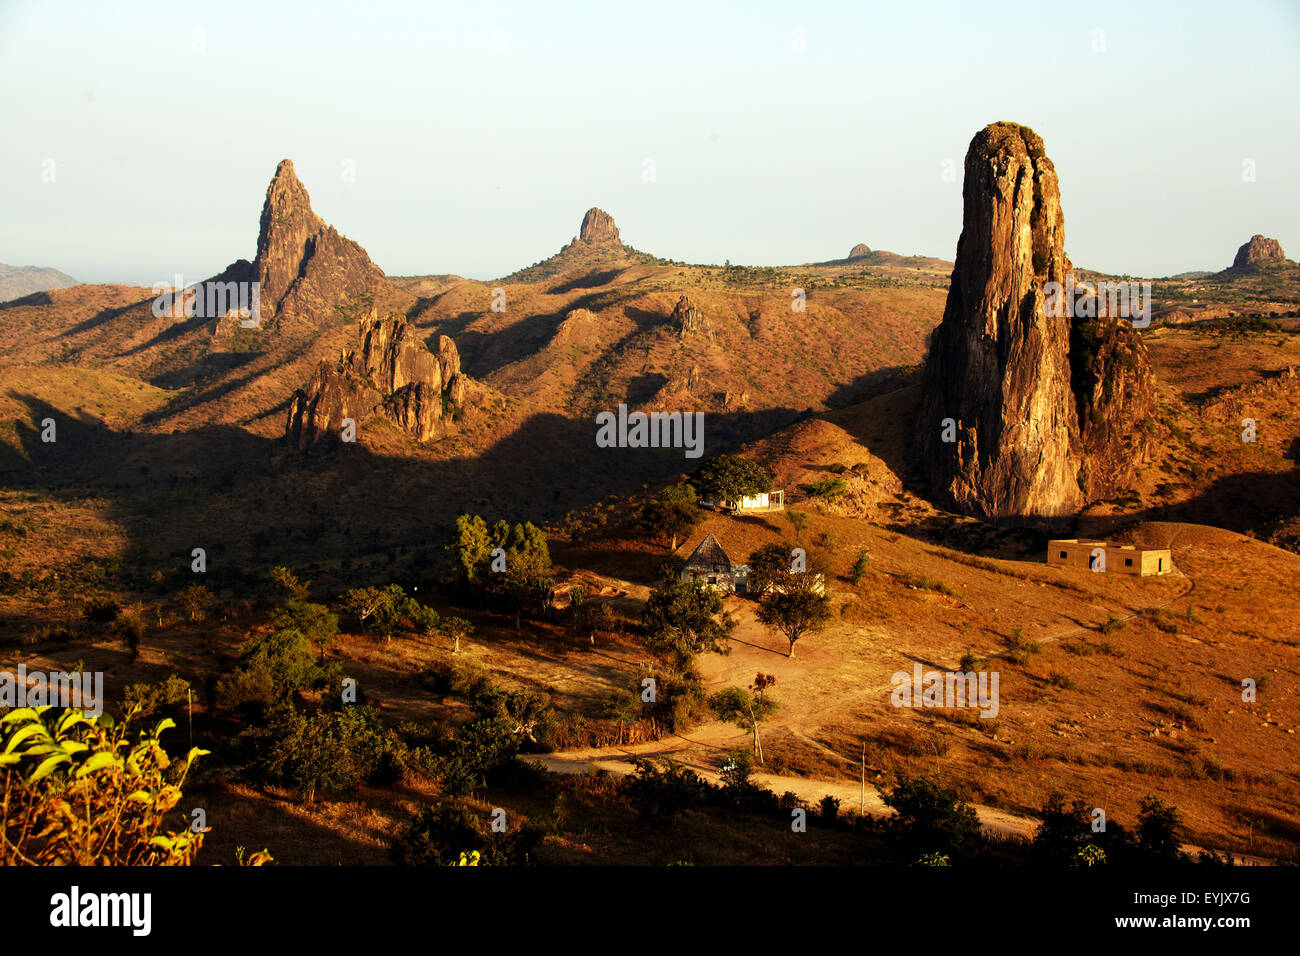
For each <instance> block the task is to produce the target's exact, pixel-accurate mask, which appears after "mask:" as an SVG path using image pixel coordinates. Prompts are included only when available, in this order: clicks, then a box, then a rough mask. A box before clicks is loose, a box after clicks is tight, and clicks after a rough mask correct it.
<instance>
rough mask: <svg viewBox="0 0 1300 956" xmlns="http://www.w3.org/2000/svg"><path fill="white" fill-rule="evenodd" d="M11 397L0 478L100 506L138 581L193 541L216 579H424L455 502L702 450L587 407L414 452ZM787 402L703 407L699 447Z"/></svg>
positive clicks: (615, 486)
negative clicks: (284, 574)
mask: <svg viewBox="0 0 1300 956" xmlns="http://www.w3.org/2000/svg"><path fill="white" fill-rule="evenodd" d="M14 398H15V399H17V400H18V401H21V402H22V403H23V404H24V405H25V406H26V408H27V413H28V417H27V418H25V419H23V420H20V422H19V423H18V427H17V438H18V443H17V449H14V448H11V447H8V446H5V447H2V448H0V487H3V488H5V489H9V490H22V491H27V492H35V493H37V494H38V495H41V496H49V497H51V498H53V499H55V500H56V501H58V502H61V503H63V504H64V505H66V507H67V509H68V512H67V513H68V517H69V518H71V516H72V515H73V514H75V513H77V512H78V511H79V510H85V509H90V510H94V511H96V512H99V511H106V512H107V513H106V514H105V515H104V517H106V518H107V519H109V520H111V521H112V522H114V523H115V524H117V525H118V526H120V527H121V528H122V529H123V531H124V533H125V535H126V537H127V545H126V552H127V553H126V555H125V556H124V561H123V564H124V574H125V576H126V577H127V578H128V579H131V578H133V579H135V580H136V581H137V582H140V581H144V580H147V579H148V578H149V577H150V576H151V575H152V574H153V573H154V572H155V571H162V572H163V573H164V574H168V575H177V574H179V575H181V576H182V577H184V575H185V574H187V573H188V570H189V565H190V560H191V551H192V549H193V548H195V547H202V548H204V549H205V551H206V555H207V561H208V575H209V580H210V581H211V582H212V583H213V584H214V585H221V584H224V585H226V586H231V587H234V586H236V585H240V584H242V583H243V582H247V581H261V580H264V578H265V574H266V571H267V569H269V568H270V567H273V566H274V565H277V564H288V565H291V566H294V567H296V568H301V569H303V571H304V573H307V574H309V575H311V574H316V573H321V572H325V573H333V574H336V575H338V576H340V577H341V578H342V579H344V580H349V581H351V580H352V579H354V578H357V577H364V578H365V579H367V580H376V581H387V580H394V579H396V578H397V577H398V576H405V577H407V578H413V579H421V578H422V577H427V576H431V575H433V574H434V572H435V570H436V567H437V565H438V563H439V562H440V560H441V545H442V541H443V537H444V534H445V528H446V527H447V526H448V525H449V523H450V522H451V521H452V520H454V518H455V516H456V515H457V514H460V513H465V512H473V513H477V514H481V515H483V517H484V518H485V519H487V520H488V521H489V522H492V521H495V520H497V519H502V518H504V519H507V520H511V521H521V520H532V521H536V522H539V523H540V522H542V521H546V520H552V519H556V518H559V517H561V516H562V515H564V514H565V513H567V512H569V511H570V510H573V509H576V508H581V507H584V506H587V505H590V504H592V503H595V502H598V501H602V500H606V499H609V498H610V497H611V496H615V495H618V496H622V495H630V494H634V493H638V492H639V491H640V489H641V488H642V486H644V485H646V484H648V483H649V484H653V483H657V482H660V481H664V480H669V479H673V478H676V477H677V476H678V475H681V474H682V473H683V472H687V471H691V470H693V469H694V468H695V467H696V466H697V465H698V464H699V463H700V461H702V460H704V459H702V458H701V459H688V458H686V457H685V456H684V450H683V449H652V448H645V449H641V448H598V447H596V444H595V434H594V425H593V424H592V423H591V422H590V421H588V420H585V419H569V418H565V417H563V416H560V415H555V414H537V415H533V416H532V417H530V418H528V419H527V420H526V421H524V422H523V424H522V425H521V426H520V427H519V428H518V429H517V430H515V431H514V432H513V433H511V434H509V435H506V436H503V437H501V438H500V439H499V440H497V441H496V442H495V443H494V444H492V445H491V446H489V447H487V448H486V449H484V450H483V451H482V452H481V453H479V454H476V455H473V456H463V457H457V456H454V455H451V454H448V456H447V457H443V458H438V457H436V456H437V455H438V454H439V452H441V451H443V449H444V448H445V449H447V450H448V451H450V448H452V447H454V445H453V444H452V443H451V441H450V440H449V442H448V443H447V444H446V445H442V446H440V445H433V446H430V447H429V448H427V449H426V451H425V453H424V454H422V455H420V456H419V457H416V456H414V455H412V456H387V455H383V454H378V453H375V452H372V451H371V450H369V449H368V448H367V447H366V446H365V445H364V444H361V443H353V444H344V443H334V444H333V445H332V446H328V447H326V446H322V447H320V448H318V449H316V450H313V451H310V452H306V453H301V452H297V451H295V450H292V449H290V448H289V447H288V445H287V444H286V443H285V442H284V441H282V440H279V439H267V438H263V437H259V436H257V435H253V434H250V433H249V432H247V431H245V430H243V429H242V428H239V427H236V426H232V425H208V426H204V427H201V428H197V429H192V430H189V431H183V432H182V431H176V432H173V433H171V434H158V433H152V432H130V431H113V430H111V429H108V428H105V427H104V426H103V424H102V423H101V422H99V421H98V420H96V419H92V418H90V417H88V416H85V415H80V416H78V415H69V414H66V413H64V412H63V411H61V410H59V409H56V408H55V407H53V406H52V405H49V404H47V403H46V402H43V401H42V400H40V399H38V398H36V397H35V396H31V395H15V396H14ZM792 414H793V413H792V412H791V410H789V409H774V410H769V412H766V413H760V414H757V415H749V414H746V413H737V414H735V415H727V416H722V415H717V416H712V417H711V419H710V421H709V432H708V434H709V436H710V438H709V441H710V442H712V443H714V444H713V447H710V448H709V449H708V450H707V451H706V452H705V457H707V456H708V455H710V454H714V453H716V452H717V451H719V450H720V447H719V446H718V444H717V442H718V438H717V436H718V435H720V434H725V433H727V432H729V431H730V432H735V433H737V434H742V433H746V432H750V431H752V430H754V429H759V430H761V429H764V428H767V427H769V425H768V424H767V421H766V419H767V416H772V415H775V416H777V417H779V418H785V417H789V416H791V415H792ZM47 418H48V419H53V420H54V422H55V423H56V428H57V432H56V441H55V442H53V443H49V444H47V443H45V442H43V441H42V440H41V426H40V422H42V420H44V419H47ZM29 422H34V423H35V425H33V424H29ZM365 427H366V426H365V425H364V423H363V425H362V428H363V429H364V428H365ZM100 502H103V503H106V504H107V508H106V509H105V508H103V507H102V505H101V504H99V503H100Z"/></svg>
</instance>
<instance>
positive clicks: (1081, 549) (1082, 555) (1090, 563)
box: [1047, 538, 1174, 576]
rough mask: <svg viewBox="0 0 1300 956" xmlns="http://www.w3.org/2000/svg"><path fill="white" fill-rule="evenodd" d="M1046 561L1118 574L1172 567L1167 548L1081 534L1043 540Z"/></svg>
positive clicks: (1164, 571)
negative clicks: (1091, 538) (1113, 540)
mask: <svg viewBox="0 0 1300 956" xmlns="http://www.w3.org/2000/svg"><path fill="white" fill-rule="evenodd" d="M1047 563H1048V564H1055V565H1060V566H1062V567H1068V568H1084V569H1086V570H1089V571H1112V572H1118V573H1120V574H1137V575H1142V576H1145V575H1151V574H1168V573H1169V572H1170V571H1172V570H1173V568H1174V562H1173V557H1172V555H1171V554H1170V552H1169V549H1168V548H1137V547H1134V546H1133V545H1131V544H1109V543H1108V542H1105V541H1092V540H1088V539H1083V538H1058V539H1056V540H1053V541H1049V542H1048V543H1047Z"/></svg>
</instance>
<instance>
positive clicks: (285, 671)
mask: <svg viewBox="0 0 1300 956" xmlns="http://www.w3.org/2000/svg"><path fill="white" fill-rule="evenodd" d="M239 662H240V666H239V669H238V670H236V671H235V672H234V673H233V674H230V675H228V676H226V677H224V678H222V679H221V681H220V682H219V683H218V694H219V696H220V697H221V698H222V699H223V700H224V701H225V702H226V703H227V704H228V705H231V706H237V705H239V704H245V703H258V704H261V705H263V706H264V707H270V706H272V705H274V704H276V703H284V702H288V701H289V700H290V699H291V698H292V697H293V695H294V693H296V692H297V691H299V690H304V689H306V688H308V687H311V686H313V685H315V684H316V683H318V682H319V681H320V680H321V679H322V678H323V676H324V672H323V671H322V670H321V668H320V667H319V665H318V664H317V661H316V658H315V655H313V654H312V651H311V646H310V644H309V639H308V637H307V635H306V634H305V633H303V632H302V631H301V630H299V629H297V628H293V627H288V628H282V629H281V628H277V629H276V630H273V631H271V632H270V633H265V634H254V635H253V636H251V637H250V638H249V639H248V640H246V641H245V642H244V643H243V644H241V645H240V648H239Z"/></svg>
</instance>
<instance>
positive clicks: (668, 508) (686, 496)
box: [641, 485, 704, 551]
mask: <svg viewBox="0 0 1300 956" xmlns="http://www.w3.org/2000/svg"><path fill="white" fill-rule="evenodd" d="M703 518H704V512H702V511H701V510H700V509H699V507H698V506H697V505H696V504H695V489H694V488H692V487H691V486H690V485H673V486H672V487H670V488H664V489H663V490H661V491H660V492H659V494H657V495H656V496H655V500H654V501H652V502H650V503H649V504H648V505H646V506H645V508H644V509H642V511H641V520H642V521H643V522H644V523H645V524H646V525H647V526H648V527H649V528H650V529H651V530H652V531H654V532H657V533H659V534H661V535H665V536H667V537H668V538H670V539H671V544H670V545H669V547H668V550H669V551H676V550H677V539H678V538H686V537H690V534H691V532H692V531H694V530H695V527H696V525H698V524H699V523H700V521H701V520H703Z"/></svg>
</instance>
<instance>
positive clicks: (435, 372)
mask: <svg viewBox="0 0 1300 956" xmlns="http://www.w3.org/2000/svg"><path fill="white" fill-rule="evenodd" d="M466 384H467V379H466V377H465V374H464V373H463V372H462V371H461V370H460V353H459V352H457V350H456V343H455V342H453V341H452V340H451V339H450V338H448V337H447V336H445V335H443V336H440V337H439V339H438V354H437V355H434V354H433V353H432V352H430V351H429V350H428V349H427V348H426V347H425V345H424V342H423V341H422V340H421V339H420V336H419V334H418V332H417V331H416V330H415V329H414V328H413V327H412V326H410V325H408V324H407V322H406V320H405V319H403V318H402V317H401V316H400V315H396V314H393V315H389V316H387V317H386V318H383V319H381V318H379V316H378V313H377V312H376V311H374V310H372V311H371V313H370V315H369V316H368V317H367V318H365V319H363V320H362V321H361V327H360V329H359V331H358V344H357V348H355V349H354V350H352V351H351V352H345V353H344V354H342V355H340V356H339V359H338V361H337V362H333V363H331V362H322V363H321V364H320V365H319V366H318V367H317V369H316V372H315V374H314V375H313V376H312V379H311V381H310V382H308V384H307V387H306V388H303V389H299V390H298V391H297V392H296V393H295V395H294V397H293V401H292V402H291V403H290V406H289V421H288V424H287V426H286V434H287V436H288V439H289V441H290V442H291V443H292V444H294V445H296V446H297V447H298V448H300V449H305V448H309V447H311V446H312V445H315V444H316V443H318V442H320V441H323V440H326V439H327V438H337V437H338V436H339V433H340V429H341V428H342V424H343V419H345V418H351V419H352V420H353V421H354V422H356V423H357V425H358V428H360V427H361V424H362V423H363V422H364V421H366V420H367V419H371V418H373V417H375V416H382V417H385V418H387V419H388V420H389V421H391V422H393V423H394V424H395V425H397V426H398V427H399V428H401V429H402V430H403V431H404V432H406V433H407V434H408V435H410V436H411V437H412V438H413V439H415V440H416V441H420V442H424V441H432V440H435V439H438V438H442V437H444V436H445V435H446V434H447V433H448V429H449V425H450V422H451V421H452V420H453V418H454V417H455V414H456V412H457V411H458V410H459V409H460V408H461V407H462V406H463V404H464V401H465V390H466Z"/></svg>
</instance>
